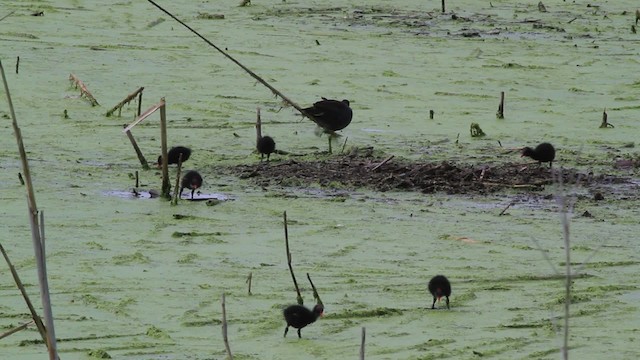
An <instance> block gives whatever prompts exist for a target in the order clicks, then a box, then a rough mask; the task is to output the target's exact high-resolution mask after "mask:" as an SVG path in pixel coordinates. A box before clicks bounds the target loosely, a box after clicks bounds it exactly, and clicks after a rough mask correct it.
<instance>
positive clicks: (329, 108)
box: [302, 97, 353, 153]
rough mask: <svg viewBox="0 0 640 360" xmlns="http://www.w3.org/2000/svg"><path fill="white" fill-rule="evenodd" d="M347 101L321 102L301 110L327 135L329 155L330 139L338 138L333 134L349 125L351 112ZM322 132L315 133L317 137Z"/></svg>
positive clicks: (325, 99)
mask: <svg viewBox="0 0 640 360" xmlns="http://www.w3.org/2000/svg"><path fill="white" fill-rule="evenodd" d="M349 105H350V104H349V100H342V101H339V100H331V99H327V98H324V97H323V98H322V100H320V101H318V102H316V103H314V104H313V106H310V107H308V108H304V109H302V112H303V114H304V115H307V116H309V118H310V119H311V120H313V122H315V123H316V125H318V127H319V128H321V129H322V132H324V133H327V134H329V153H331V138H333V137H336V136H338V135H337V134H336V133H335V132H336V131H338V130H342V129H344V128H346V127H347V126H348V125H349V124H350V123H351V118H352V117H353V111H352V110H351V108H350V107H349ZM322 132H319V133H318V132H316V134H317V135H318V136H320V135H321V134H322Z"/></svg>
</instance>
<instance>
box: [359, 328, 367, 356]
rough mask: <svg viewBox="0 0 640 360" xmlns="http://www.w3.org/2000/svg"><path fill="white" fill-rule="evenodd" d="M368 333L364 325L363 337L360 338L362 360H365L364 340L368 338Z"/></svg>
mask: <svg viewBox="0 0 640 360" xmlns="http://www.w3.org/2000/svg"><path fill="white" fill-rule="evenodd" d="M366 335H367V330H366V329H365V328H364V326H363V327H362V337H361V339H360V360H364V340H365V338H366Z"/></svg>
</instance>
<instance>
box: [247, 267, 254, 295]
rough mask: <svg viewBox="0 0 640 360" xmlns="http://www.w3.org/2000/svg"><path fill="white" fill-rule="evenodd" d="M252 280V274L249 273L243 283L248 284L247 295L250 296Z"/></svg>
mask: <svg viewBox="0 0 640 360" xmlns="http://www.w3.org/2000/svg"><path fill="white" fill-rule="evenodd" d="M252 279H253V273H252V272H249V276H247V280H246V281H245V283H247V284H248V288H249V289H248V290H247V295H251V280H252Z"/></svg>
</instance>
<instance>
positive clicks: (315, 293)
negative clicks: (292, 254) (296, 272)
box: [307, 273, 324, 305]
mask: <svg viewBox="0 0 640 360" xmlns="http://www.w3.org/2000/svg"><path fill="white" fill-rule="evenodd" d="M307 279H309V283H310V284H311V289H313V298H314V299H316V302H317V303H318V304H320V305H324V304H323V303H322V300H321V299H320V295H319V294H318V291H317V290H316V286H315V285H313V281H311V276H309V273H307Z"/></svg>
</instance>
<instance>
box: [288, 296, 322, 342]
mask: <svg viewBox="0 0 640 360" xmlns="http://www.w3.org/2000/svg"><path fill="white" fill-rule="evenodd" d="M323 312H324V306H322V305H321V304H318V305H316V306H314V307H313V311H312V310H309V309H307V308H306V307H304V306H302V305H291V306H289V307H287V308H286V309H284V319H285V320H286V322H287V327H286V328H285V329H284V337H287V333H288V332H289V326H292V327H294V328H296V329H298V338H302V335H301V334H300V330H301V329H302V328H303V327H305V326H307V325H309V324H313V323H314V322H316V320H317V319H318V318H319V317H320V316H322V313H323Z"/></svg>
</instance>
